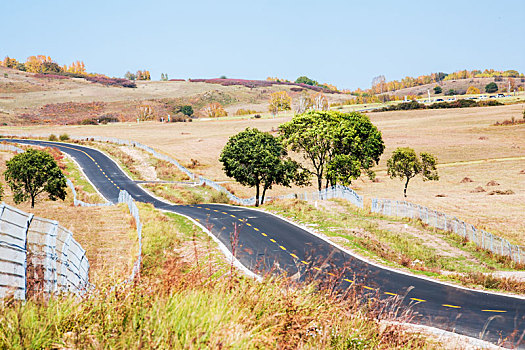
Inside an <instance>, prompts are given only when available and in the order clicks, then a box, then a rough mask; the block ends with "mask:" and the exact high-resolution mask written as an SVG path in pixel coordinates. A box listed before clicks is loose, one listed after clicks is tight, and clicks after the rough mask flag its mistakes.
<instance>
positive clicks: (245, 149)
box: [219, 128, 309, 206]
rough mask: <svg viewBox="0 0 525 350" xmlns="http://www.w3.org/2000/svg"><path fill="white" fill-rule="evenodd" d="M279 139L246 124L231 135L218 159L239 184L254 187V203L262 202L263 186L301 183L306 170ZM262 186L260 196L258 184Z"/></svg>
mask: <svg viewBox="0 0 525 350" xmlns="http://www.w3.org/2000/svg"><path fill="white" fill-rule="evenodd" d="M286 156H287V151H286V148H285V147H284V146H283V144H282V142H281V140H280V139H279V138H276V137H274V136H272V135H271V134H269V133H266V132H262V131H260V130H258V129H255V128H253V129H251V128H246V129H245V130H244V131H241V132H240V133H238V134H237V135H234V136H232V137H230V139H229V140H228V142H227V143H226V146H224V148H223V150H222V153H221V156H220V158H219V161H221V162H222V164H223V169H224V171H225V173H226V175H227V176H229V177H233V178H234V179H235V180H236V181H238V182H239V183H240V184H242V185H245V186H249V187H255V188H256V195H255V198H256V199H255V205H256V206H259V198H261V202H260V203H261V204H263V203H264V197H265V195H266V190H268V189H271V188H272V186H273V185H282V186H287V187H289V186H291V184H292V183H295V184H297V185H304V184H306V183H307V180H308V176H309V173H308V172H307V171H305V170H303V169H302V168H301V166H300V165H299V164H298V163H297V162H295V161H293V160H291V159H289V158H285V157H286ZM261 187H262V196H261V195H260V188H261Z"/></svg>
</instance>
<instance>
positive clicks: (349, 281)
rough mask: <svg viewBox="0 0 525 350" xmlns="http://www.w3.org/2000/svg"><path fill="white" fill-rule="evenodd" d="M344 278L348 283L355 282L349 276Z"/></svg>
mask: <svg viewBox="0 0 525 350" xmlns="http://www.w3.org/2000/svg"><path fill="white" fill-rule="evenodd" d="M344 280H345V281H346V282H348V283H354V281H352V280H349V279H348V278H345V279H344Z"/></svg>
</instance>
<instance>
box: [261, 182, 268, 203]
mask: <svg viewBox="0 0 525 350" xmlns="http://www.w3.org/2000/svg"><path fill="white" fill-rule="evenodd" d="M267 188H268V187H266V185H264V187H263V193H262V197H261V205H263V204H264V197H265V196H266V189H267Z"/></svg>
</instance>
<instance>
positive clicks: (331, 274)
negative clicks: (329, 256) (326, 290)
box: [327, 272, 335, 276]
mask: <svg viewBox="0 0 525 350" xmlns="http://www.w3.org/2000/svg"><path fill="white" fill-rule="evenodd" d="M327 274H329V275H330V276H335V275H334V274H333V273H331V272H327Z"/></svg>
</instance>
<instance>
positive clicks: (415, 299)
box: [410, 298, 426, 303]
mask: <svg viewBox="0 0 525 350" xmlns="http://www.w3.org/2000/svg"><path fill="white" fill-rule="evenodd" d="M410 300H414V301H419V302H421V303H424V302H426V300H424V299H418V298H410Z"/></svg>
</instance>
